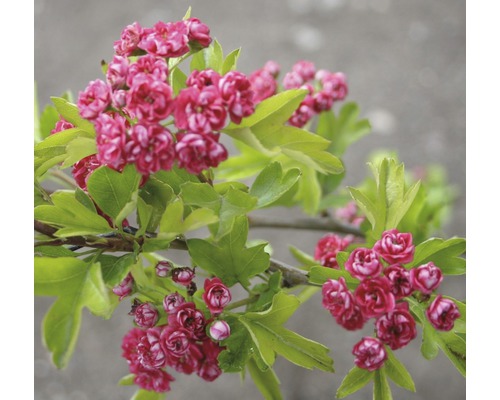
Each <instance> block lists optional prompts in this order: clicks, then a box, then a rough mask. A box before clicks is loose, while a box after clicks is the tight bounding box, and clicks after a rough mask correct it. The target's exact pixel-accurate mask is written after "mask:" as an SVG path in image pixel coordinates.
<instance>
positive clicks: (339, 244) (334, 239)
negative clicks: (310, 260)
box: [314, 233, 354, 269]
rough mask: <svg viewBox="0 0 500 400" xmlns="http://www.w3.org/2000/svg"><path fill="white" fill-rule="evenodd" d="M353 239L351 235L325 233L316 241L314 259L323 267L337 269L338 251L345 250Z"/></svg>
mask: <svg viewBox="0 0 500 400" xmlns="http://www.w3.org/2000/svg"><path fill="white" fill-rule="evenodd" d="M353 239H354V237H353V236H352V235H347V236H345V237H341V236H339V235H336V234H334V233H327V234H326V235H324V236H323V237H322V238H321V239H320V240H318V243H316V248H315V249H314V259H315V260H317V261H319V262H320V264H321V265H322V266H324V267H329V268H335V269H338V268H339V265H338V263H337V254H338V252H339V251H343V250H345V249H346V248H347V246H349V245H350V244H351V243H352V242H353Z"/></svg>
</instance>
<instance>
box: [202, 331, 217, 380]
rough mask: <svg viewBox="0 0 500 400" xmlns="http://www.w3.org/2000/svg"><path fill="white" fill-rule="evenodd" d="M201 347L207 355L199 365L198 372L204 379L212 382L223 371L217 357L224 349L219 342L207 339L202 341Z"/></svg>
mask: <svg viewBox="0 0 500 400" xmlns="http://www.w3.org/2000/svg"><path fill="white" fill-rule="evenodd" d="M201 349H202V352H203V355H204V356H205V357H204V359H203V361H202V363H201V364H200V366H199V369H198V371H197V374H198V376H199V377H200V378H202V379H203V380H205V381H207V382H212V381H214V380H215V379H217V378H218V377H219V376H220V375H221V373H222V371H221V369H220V367H219V364H218V362H217V357H218V356H219V353H220V352H221V351H222V347H220V346H219V345H218V344H217V343H215V342H212V341H211V340H205V341H204V342H203V343H202V346H201Z"/></svg>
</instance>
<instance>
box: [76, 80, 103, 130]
mask: <svg viewBox="0 0 500 400" xmlns="http://www.w3.org/2000/svg"><path fill="white" fill-rule="evenodd" d="M110 104H111V89H110V87H109V86H108V84H107V83H106V82H103V81H102V80H100V79H96V80H94V81H90V82H89V84H88V85H87V87H86V88H85V89H84V90H83V91H81V92H80V93H79V94H78V101H77V106H78V110H79V111H80V115H81V116H82V117H83V118H85V119H88V120H93V119H95V118H97V117H98V116H99V115H100V114H101V113H103V112H104V111H105V110H106V109H107V108H108V107H109V105H110Z"/></svg>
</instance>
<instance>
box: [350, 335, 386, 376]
mask: <svg viewBox="0 0 500 400" xmlns="http://www.w3.org/2000/svg"><path fill="white" fill-rule="evenodd" d="M352 354H353V355H354V356H356V358H355V359H354V363H355V364H356V366H357V367H358V368H362V369H366V370H368V371H375V370H377V369H379V368H380V367H382V365H383V364H384V362H385V360H387V351H386V350H385V348H384V345H383V343H382V342H381V341H380V340H378V339H377V338H373V337H364V338H363V339H361V340H360V341H359V342H358V343H356V344H355V345H354V347H353V349H352Z"/></svg>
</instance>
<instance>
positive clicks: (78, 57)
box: [34, 0, 466, 400]
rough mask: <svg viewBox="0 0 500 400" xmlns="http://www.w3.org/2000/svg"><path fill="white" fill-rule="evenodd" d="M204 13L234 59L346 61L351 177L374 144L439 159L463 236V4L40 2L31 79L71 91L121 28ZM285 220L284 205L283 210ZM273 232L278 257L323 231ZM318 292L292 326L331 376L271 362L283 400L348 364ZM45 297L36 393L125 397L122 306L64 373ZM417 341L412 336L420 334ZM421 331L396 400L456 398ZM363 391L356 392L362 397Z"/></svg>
mask: <svg viewBox="0 0 500 400" xmlns="http://www.w3.org/2000/svg"><path fill="white" fill-rule="evenodd" d="M189 5H191V6H192V8H193V16H196V17H198V18H200V19H201V20H202V21H203V22H205V23H207V24H208V25H209V26H210V27H211V30H212V35H213V36H214V37H216V38H217V39H218V40H219V41H220V43H221V44H222V47H223V48H224V49H225V50H226V51H227V52H228V51H230V50H232V49H234V48H237V47H242V55H241V58H240V62H239V69H240V70H242V71H243V72H251V71H253V70H254V69H256V68H259V67H260V66H261V65H263V63H264V62H265V61H267V60H268V59H274V60H275V61H277V62H279V63H280V64H281V65H282V68H283V70H287V69H288V68H290V67H291V65H292V64H293V63H294V62H295V61H296V60H298V59H309V60H311V61H313V62H314V63H316V65H317V66H318V67H320V68H327V69H331V70H337V71H343V72H344V73H346V74H347V76H348V80H349V88H350V93H349V97H348V98H349V100H353V101H356V102H358V104H359V106H360V108H361V111H362V114H363V115H364V116H367V117H368V118H370V121H371V122H372V125H373V133H372V134H371V135H369V136H368V137H366V138H365V139H364V140H362V141H361V142H359V143H358V144H356V145H355V146H353V147H352V148H351V149H350V150H349V152H348V153H347V154H346V157H345V164H346V169H347V174H348V175H347V183H349V184H355V183H357V182H358V181H359V180H360V179H361V178H362V177H364V176H366V174H367V173H369V172H368V169H367V168H366V166H365V160H366V157H367V155H368V154H370V153H371V152H372V151H373V150H374V149H377V148H390V149H394V150H397V151H398V153H399V155H400V159H401V160H402V161H403V162H404V163H405V165H406V167H407V168H412V167H415V166H418V165H426V164H430V163H438V164H441V165H442V166H443V167H444V168H445V170H446V172H447V173H448V176H449V180H450V182H451V183H452V184H454V185H456V186H457V187H458V189H459V197H458V199H457V202H456V206H455V209H454V213H453V218H452V219H451V221H450V223H449V224H448V225H447V226H446V227H445V229H444V232H443V236H445V237H450V236H454V235H457V236H465V233H466V226H465V188H466V185H465V162H466V158H465V95H466V94H465V58H466V57H465V55H466V47H465V33H466V32H465V0H441V1H432V0H420V1H417V0H350V1H348V0H286V1H277V0H276V1H264V0H254V1H243V0H232V1H229V0H226V1H224V0H212V1H207V0H192V1H184V0H182V1H181V0H177V1H173V0H171V1H159V0H154V1H149V0H148V1H146V0H145V1H140V2H139V1H132V0H106V1H97V0H88V1H75V0H37V1H36V2H35V15H34V20H35V80H36V81H37V85H38V93H39V99H40V103H41V104H45V103H48V102H49V101H50V100H49V97H50V96H53V95H55V96H58V95H60V94H61V93H62V92H63V91H65V90H68V89H69V90H71V91H72V92H73V93H74V94H75V95H76V94H77V93H78V91H79V90H82V89H83V88H84V87H85V86H86V84H87V83H88V81H90V80H93V79H96V78H101V77H102V75H101V72H100V65H99V62H100V60H101V59H104V60H109V59H110V58H111V56H112V52H113V48H112V44H113V41H114V40H116V39H117V38H118V37H119V35H120V32H121V29H122V28H123V27H124V26H125V25H127V24H129V23H131V22H133V21H136V20H137V21H139V22H140V23H142V24H143V25H145V26H148V25H152V24H154V23H155V22H157V21H158V20H164V21H171V20H177V19H180V18H182V16H183V15H184V13H185V11H186V10H187V8H188V6H189ZM283 216H286V213H283ZM252 235H253V236H254V237H255V238H257V237H259V238H263V239H266V240H269V241H271V242H272V244H273V247H274V250H275V256H276V258H279V259H282V260H283V261H286V262H293V259H292V258H291V256H290V255H289V253H288V250H287V245H288V244H292V245H295V246H298V247H300V248H301V249H303V250H308V249H310V250H311V249H313V247H314V244H315V243H316V241H317V239H318V238H319V237H320V236H321V233H314V232H312V233H305V232H284V231H271V230H255V231H253V232H252ZM443 292H446V293H449V294H450V295H453V296H456V297H457V298H461V299H465V278H463V277H461V278H447V280H446V282H445V284H444V287H443ZM319 300H320V299H319V297H317V296H316V297H315V298H313V299H312V300H311V301H310V302H309V303H307V304H306V305H305V306H304V307H303V308H304V309H303V311H302V312H301V313H299V314H297V315H295V316H294V317H293V318H292V319H291V320H290V324H289V327H290V328H292V329H296V330H298V331H299V332H300V333H302V334H304V335H306V336H308V337H310V338H312V339H315V340H318V341H320V342H322V343H324V344H326V345H328V346H330V347H331V348H332V353H331V355H332V356H333V358H334V359H335V366H336V373H335V374H331V375H329V374H325V373H323V372H318V371H308V370H303V369H301V368H298V367H295V366H294V365H291V364H290V363H288V362H287V361H286V360H281V359H279V360H278V361H277V363H276V372H277V373H278V375H279V377H280V379H281V382H282V387H283V392H284V395H285V399H287V400H301V399H318V400H321V399H333V398H334V393H335V391H336V389H337V388H338V386H339V384H340V382H341V380H342V377H343V376H344V374H345V373H346V372H347V371H348V370H349V369H350V368H351V367H352V356H351V355H350V348H351V347H352V345H353V344H354V343H355V342H356V341H357V340H358V339H359V337H360V334H359V332H357V333H348V332H346V331H344V330H342V329H340V328H338V327H337V326H336V324H335V323H334V321H332V320H331V318H330V317H329V315H328V314H327V313H326V312H324V310H323V309H322V308H321V306H320V301H319ZM51 303H52V299H47V298H35V304H34V309H35V321H34V325H35V343H34V381H35V399H36V400H48V399H51V400H63V399H67V400H101V399H102V400H122V399H127V398H129V397H130V396H131V394H132V393H133V389H131V388H128V387H117V385H116V383H117V382H118V380H119V379H120V378H121V377H122V376H123V375H125V374H127V367H126V364H125V361H124V360H123V359H122V358H121V357H120V342H121V338H122V336H123V335H124V333H125V332H126V331H127V330H128V329H130V327H131V320H130V317H129V316H127V315H126V314H127V312H128V304H126V303H124V304H122V305H121V306H120V307H119V308H118V309H117V311H116V313H115V315H114V316H113V317H112V319H111V321H103V320H101V319H99V318H96V317H94V316H92V315H90V314H88V313H86V312H85V313H84V318H83V323H82V330H81V337H80V339H79V342H78V345H77V348H76V351H75V354H74V357H73V359H72V361H71V362H70V364H69V366H68V368H67V369H65V370H63V371H58V370H56V369H55V368H54V367H53V366H52V365H51V364H50V359H49V356H48V354H47V352H46V350H45V349H44V348H43V346H42V343H41V337H40V324H41V320H42V318H43V315H44V313H45V312H46V311H47V309H48V307H49V306H50V304H51ZM419 338H421V335H420V333H419ZM418 342H419V339H417V340H416V341H415V342H414V343H412V344H411V345H409V346H408V347H407V348H405V349H402V350H400V351H398V355H399V356H400V358H401V359H402V360H403V361H404V362H406V364H407V367H408V370H409V371H410V373H411V374H412V376H413V378H414V380H415V384H416V387H417V393H416V394H413V393H409V392H406V391H404V390H401V389H399V388H397V387H394V386H393V393H394V398H395V399H420V400H424V399H425V400H434V399H441V400H451V399H453V400H460V399H465V380H464V379H463V378H462V377H461V376H460V375H459V374H458V372H456V370H454V368H453V367H452V366H451V364H450V363H449V361H448V360H447V359H446V358H445V357H444V356H441V355H440V356H439V357H438V358H437V359H435V360H433V361H431V362H429V361H427V360H425V359H423V357H422V356H421V355H420V353H419V349H418V347H419V345H418ZM172 388H173V389H172V392H171V393H170V394H169V395H168V399H176V400H177V399H179V400H181V399H182V400H184V399H191V398H197V399H208V400H211V399H218V400H225V399H228V400H229V399H234V398H240V399H245V400H246V399H258V398H260V395H259V392H258V391H257V390H256V389H255V388H254V386H253V384H252V383H251V381H250V380H249V379H247V380H246V381H245V382H243V383H241V381H240V377H239V376H238V375H230V374H228V375H224V376H222V377H220V378H219V380H218V381H216V382H214V383H206V382H203V381H202V380H201V379H198V378H197V377H195V376H192V377H190V376H177V380H176V381H175V382H174V383H173V385H172ZM370 390H371V388H365V390H363V391H361V392H359V393H358V394H356V395H354V396H352V398H353V399H370V398H371V394H370Z"/></svg>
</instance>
